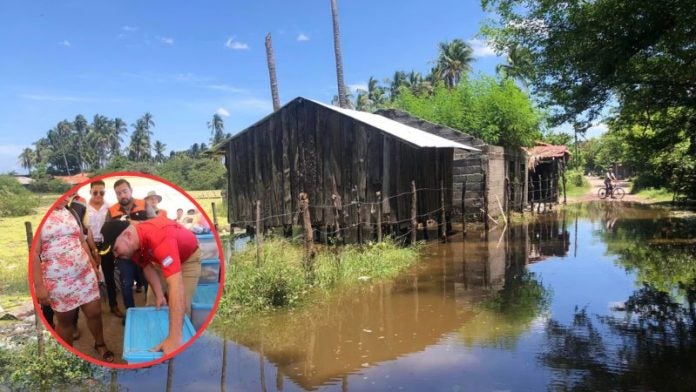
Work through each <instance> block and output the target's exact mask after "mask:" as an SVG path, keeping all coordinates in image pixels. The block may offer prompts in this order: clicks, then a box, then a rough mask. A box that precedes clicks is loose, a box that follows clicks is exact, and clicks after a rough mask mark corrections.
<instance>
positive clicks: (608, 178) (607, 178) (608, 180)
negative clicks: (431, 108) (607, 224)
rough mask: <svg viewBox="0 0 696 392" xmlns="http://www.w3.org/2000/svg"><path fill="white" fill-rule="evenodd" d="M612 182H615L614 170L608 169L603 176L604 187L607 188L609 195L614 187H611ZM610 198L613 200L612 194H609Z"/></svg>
mask: <svg viewBox="0 0 696 392" xmlns="http://www.w3.org/2000/svg"><path fill="white" fill-rule="evenodd" d="M613 181H616V176H615V175H614V168H613V167H609V170H608V171H607V174H606V175H605V176H604V186H605V187H606V188H607V194H611V191H612V190H613V189H614V186H613V185H612V182H613ZM611 198H612V199H613V198H614V195H613V194H611Z"/></svg>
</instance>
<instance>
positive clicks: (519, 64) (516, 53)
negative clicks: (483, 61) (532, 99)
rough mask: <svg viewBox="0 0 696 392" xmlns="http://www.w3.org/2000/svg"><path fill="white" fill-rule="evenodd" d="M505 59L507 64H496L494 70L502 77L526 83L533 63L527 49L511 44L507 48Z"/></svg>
mask: <svg viewBox="0 0 696 392" xmlns="http://www.w3.org/2000/svg"><path fill="white" fill-rule="evenodd" d="M506 60H507V64H498V65H497V66H496V67H495V71H496V72H497V73H498V74H499V75H500V76H502V77H503V78H510V79H512V80H517V81H519V82H521V83H522V84H524V85H527V81H528V80H529V78H530V75H531V72H532V65H533V62H532V57H531V53H530V52H529V50H525V49H524V48H520V47H519V46H517V45H512V46H510V47H509V48H508V52H507V59H506Z"/></svg>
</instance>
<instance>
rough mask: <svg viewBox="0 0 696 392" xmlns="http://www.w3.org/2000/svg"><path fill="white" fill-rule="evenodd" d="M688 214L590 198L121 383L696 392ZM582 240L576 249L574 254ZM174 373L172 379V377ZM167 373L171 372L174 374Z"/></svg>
mask: <svg viewBox="0 0 696 392" xmlns="http://www.w3.org/2000/svg"><path fill="white" fill-rule="evenodd" d="M695 234H696V222H694V220H693V218H688V217H678V216H675V215H674V214H673V213H671V212H670V211H669V210H664V209H652V208H644V207H637V206H632V205H627V204H622V203H593V204H589V205H583V206H580V207H577V208H575V209H568V210H566V211H565V212H561V213H560V214H559V215H555V216H547V219H542V220H541V221H539V222H537V223H534V224H523V225H517V226H514V227H512V228H511V229H508V230H504V231H501V230H496V231H493V232H491V233H489V234H488V241H482V240H478V238H479V237H480V236H481V237H485V235H481V233H472V232H470V233H469V235H468V237H467V238H468V239H467V241H462V239H461V237H459V238H454V241H452V242H450V243H448V244H431V245H430V246H428V247H427V249H426V255H425V256H424V260H423V262H422V263H420V264H419V265H418V266H417V267H415V268H414V269H413V270H411V271H409V272H408V273H406V274H405V275H404V276H403V277H402V278H401V279H399V280H397V281H395V282H392V283H388V284H375V285H369V286H363V287H361V288H359V289H353V290H344V291H340V292H337V293H336V294H335V295H332V296H331V297H330V298H327V299H325V300H324V301H321V302H320V303H319V304H316V305H311V306H308V307H305V308H303V309H299V310H294V311H292V312H278V313H277V314H272V315H265V316H262V317H258V318H257V319H255V320H253V321H250V322H248V323H245V325H243V326H236V327H234V328H229V329H227V330H220V329H218V330H217V331H216V332H215V334H214V335H213V334H208V335H207V336H205V337H204V338H203V339H201V340H199V341H197V342H196V343H195V344H194V345H193V346H192V347H191V348H190V349H189V350H188V351H187V352H185V353H183V354H182V355H181V356H179V357H177V358H176V359H175V363H174V364H173V365H172V366H171V367H168V366H167V365H160V366H157V367H153V368H150V369H145V370H139V371H130V372H119V374H118V382H119V385H120V387H121V388H124V389H134V390H141V389H146V388H147V389H161V388H162V386H164V385H167V386H168V387H171V389H172V390H177V389H185V390H217V389H220V390H261V391H267V390H312V389H318V388H319V389H322V390H323V389H326V390H343V391H345V390H388V389H394V390H494V389H495V390H544V389H550V390H606V389H614V390H616V389H618V390H623V389H638V390H646V389H648V390H693V389H695V388H696V379H695V376H694V375H692V373H693V372H692V369H694V365H696V350H695V349H696V347H694V345H695V339H696V330H695V327H694V326H695V325H696V312H695V310H694V302H695V301H694V300H695V299H696V266H695V265H694V264H696V262H694V254H695V253H696V249H695V243H694V237H695ZM571 249H572V254H569V253H570V252H571ZM168 374H169V377H167V376H168ZM165 380H166V382H165Z"/></svg>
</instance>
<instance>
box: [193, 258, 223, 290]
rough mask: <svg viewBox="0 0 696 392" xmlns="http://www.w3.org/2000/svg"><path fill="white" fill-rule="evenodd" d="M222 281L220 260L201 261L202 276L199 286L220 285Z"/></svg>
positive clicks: (199, 279)
mask: <svg viewBox="0 0 696 392" xmlns="http://www.w3.org/2000/svg"><path fill="white" fill-rule="evenodd" d="M219 281H220V260H219V259H208V260H201V276H200V278H198V284H208V283H218V282H219Z"/></svg>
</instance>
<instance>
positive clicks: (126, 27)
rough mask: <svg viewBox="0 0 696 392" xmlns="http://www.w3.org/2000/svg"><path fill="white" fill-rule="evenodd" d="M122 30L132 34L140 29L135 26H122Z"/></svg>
mask: <svg viewBox="0 0 696 392" xmlns="http://www.w3.org/2000/svg"><path fill="white" fill-rule="evenodd" d="M121 30H123V31H126V32H128V33H132V32H135V31H138V28H137V27H135V26H128V25H126V26H121Z"/></svg>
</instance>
